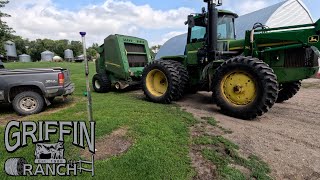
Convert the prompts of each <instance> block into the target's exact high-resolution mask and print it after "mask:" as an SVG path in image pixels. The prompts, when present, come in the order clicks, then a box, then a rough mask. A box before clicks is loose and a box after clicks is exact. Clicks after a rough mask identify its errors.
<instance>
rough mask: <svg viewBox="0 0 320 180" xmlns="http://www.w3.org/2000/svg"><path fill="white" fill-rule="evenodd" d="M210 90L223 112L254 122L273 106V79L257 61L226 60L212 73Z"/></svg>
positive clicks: (274, 99) (249, 59)
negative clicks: (213, 74) (211, 87)
mask: <svg viewBox="0 0 320 180" xmlns="http://www.w3.org/2000/svg"><path fill="white" fill-rule="evenodd" d="M212 91H213V99H214V101H215V102H216V103H217V105H218V106H219V107H220V108H221V110H222V112H223V113H225V114H227V115H229V116H233V117H236V118H240V119H254V118H256V117H257V116H261V115H262V114H264V113H266V112H268V110H269V109H270V108H271V107H272V106H273V105H274V104H275V102H276V100H277V97H278V82H277V76H276V75H275V74H274V72H273V70H272V69H271V68H270V67H269V66H268V65H267V64H265V63H264V62H262V61H260V60H259V59H257V58H252V57H243V56H239V57H235V58H232V59H229V60H227V61H226V62H224V63H223V64H222V65H221V66H220V67H219V68H218V69H217V70H216V73H215V76H214V78H213V89H212Z"/></svg>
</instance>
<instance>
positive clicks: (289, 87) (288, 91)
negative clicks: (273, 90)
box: [277, 81, 301, 103]
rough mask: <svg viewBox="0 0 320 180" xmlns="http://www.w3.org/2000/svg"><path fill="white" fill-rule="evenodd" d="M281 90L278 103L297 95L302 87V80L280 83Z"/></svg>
mask: <svg viewBox="0 0 320 180" xmlns="http://www.w3.org/2000/svg"><path fill="white" fill-rule="evenodd" d="M279 87H280V88H279V89H280V91H279V95H278V99H277V103H282V102H284V101H287V100H289V99H290V98H292V97H293V96H294V95H296V94H297V93H298V92H299V90H300V88H301V82H300V81H297V82H291V83H284V84H280V86H279Z"/></svg>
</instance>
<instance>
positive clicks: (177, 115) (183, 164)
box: [0, 62, 195, 179]
mask: <svg viewBox="0 0 320 180" xmlns="http://www.w3.org/2000/svg"><path fill="white" fill-rule="evenodd" d="M5 66H6V68H8V69H14V68H31V67H32V68H36V67H57V66H60V67H64V68H68V69H70V70H71V73H72V77H71V78H72V81H73V82H74V83H75V84H76V91H75V93H74V95H73V99H74V101H76V104H75V105H74V106H70V107H69V108H66V109H63V110H61V111H57V112H53V113H50V115H48V113H42V114H38V115H33V116H29V117H26V118H24V119H26V120H33V121H38V120H65V121H66V120H68V121H70V120H72V121H74V120H86V119H87V114H86V98H85V97H84V96H83V92H84V91H85V76H84V64H82V63H81V64H75V63H50V62H46V63H43V62H41V63H40V62H39V63H6V64H5ZM90 70H91V72H90V76H91V77H92V76H93V75H94V73H95V70H94V64H93V63H90ZM90 81H91V78H90ZM92 97H93V112H94V120H95V121H96V122H97V126H96V138H97V139H99V137H102V136H104V135H106V134H110V133H111V132H112V131H113V130H116V129H118V128H120V127H128V128H129V136H130V138H131V139H133V140H134V144H133V146H132V147H131V148H130V149H129V150H128V152H126V153H125V154H123V155H121V156H118V157H113V158H110V159H106V160H99V161H96V163H95V168H96V170H95V178H96V179H192V177H193V176H194V174H195V172H194V170H193V169H192V168H191V162H190V158H189V157H188V153H189V145H190V144H191V140H190V136H189V130H188V127H189V126H191V125H192V124H193V123H195V119H194V118H193V116H192V115H191V114H188V113H186V112H183V111H181V110H180V108H179V107H177V106H176V105H161V104H154V103H150V102H147V101H145V100H144V99H142V98H141V96H139V95H134V94H132V93H115V92H113V93H108V94H97V93H93V95H92ZM47 110H50V108H49V109H47ZM12 113H14V112H13V110H12V111H11V110H6V112H2V113H1V114H0V117H4V116H6V115H10V114H12ZM0 131H1V134H0V139H1V140H2V141H3V139H4V137H3V136H4V133H3V132H4V127H3V126H2V127H0ZM54 137H55V138H56V139H52V143H55V142H56V141H57V136H54ZM28 142H29V145H28V146H27V147H24V148H21V149H19V150H18V151H16V152H15V153H13V154H9V153H7V152H6V151H5V147H4V146H1V147H0V152H1V154H0V162H1V163H0V169H2V170H1V171H0V176H1V177H2V178H1V179H6V178H8V176H6V174H5V172H4V171H3V169H4V167H3V166H4V162H5V161H6V160H7V159H8V158H12V157H24V158H25V159H26V160H27V161H28V163H32V162H33V161H34V150H35V146H34V145H32V144H31V139H30V138H29V139H28ZM71 142H72V139H71V137H70V138H67V140H66V142H65V149H66V151H65V154H66V155H65V158H66V159H67V160H74V159H79V156H80V149H79V148H77V147H75V146H73V145H72V144H71ZM100 151H102V150H100ZM88 177H91V174H90V173H84V174H82V175H79V176H78V177H77V179H78V178H83V179H87V178H88ZM39 178H40V177H39ZM48 178H50V179H60V178H61V177H58V176H57V177H48ZM21 179H36V177H29V178H26V177H21Z"/></svg>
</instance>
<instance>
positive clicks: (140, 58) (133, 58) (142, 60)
mask: <svg viewBox="0 0 320 180" xmlns="http://www.w3.org/2000/svg"><path fill="white" fill-rule="evenodd" d="M128 61H129V66H130V67H144V66H146V65H147V62H148V59H147V56H146V55H128Z"/></svg>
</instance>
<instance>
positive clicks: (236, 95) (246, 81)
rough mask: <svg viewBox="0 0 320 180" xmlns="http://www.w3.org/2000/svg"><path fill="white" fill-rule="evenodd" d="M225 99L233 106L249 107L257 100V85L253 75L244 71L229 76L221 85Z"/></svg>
mask: <svg viewBox="0 0 320 180" xmlns="http://www.w3.org/2000/svg"><path fill="white" fill-rule="evenodd" d="M221 90H222V93H223V95H224V97H225V98H226V99H227V100H228V101H229V102H230V103H231V104H233V105H240V106H243V105H248V104H250V103H251V102H253V101H254V99H255V98H256V96H257V94H256V91H257V89H256V83H255V80H254V79H253V78H252V76H251V75H249V74H247V73H246V72H242V71H234V72H231V73H229V74H227V75H226V76H225V77H224V78H223V80H222V83H221Z"/></svg>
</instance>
